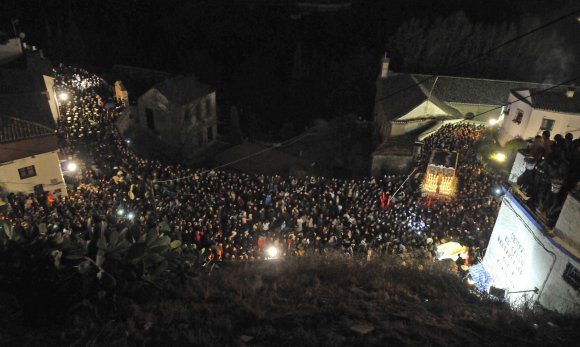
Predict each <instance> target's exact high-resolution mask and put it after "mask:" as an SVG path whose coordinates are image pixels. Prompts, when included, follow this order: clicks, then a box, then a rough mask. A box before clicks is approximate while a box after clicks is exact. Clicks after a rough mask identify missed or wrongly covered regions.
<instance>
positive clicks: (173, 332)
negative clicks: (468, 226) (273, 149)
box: [0, 255, 580, 346]
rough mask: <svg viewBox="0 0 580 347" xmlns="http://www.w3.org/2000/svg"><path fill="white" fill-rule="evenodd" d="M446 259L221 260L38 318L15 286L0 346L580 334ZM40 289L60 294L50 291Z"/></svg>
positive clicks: (553, 341) (497, 341) (395, 341)
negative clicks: (485, 291)
mask: <svg viewBox="0 0 580 347" xmlns="http://www.w3.org/2000/svg"><path fill="white" fill-rule="evenodd" d="M438 264H440V263H438ZM438 264H435V265H432V266H431V267H425V268H423V267H420V268H421V270H419V269H417V268H418V267H416V266H413V267H409V266H404V265H401V264H400V263H399V262H398V261H396V260H395V259H381V260H375V261H371V262H366V261H358V260H355V259H352V258H346V257H343V256H341V255H337V256H331V257H316V256H311V257H305V258H289V259H286V260H272V261H263V262H240V263H229V264H222V265H221V266H219V267H215V268H213V270H211V271H209V270H208V271H205V272H202V273H199V274H198V275H194V276H192V277H185V278H184V277H180V278H177V277H175V278H172V279H171V280H170V282H164V284H163V285H162V286H151V287H149V288H148V289H147V290H146V291H143V290H141V291H135V292H132V294H131V295H124V294H122V293H119V294H115V295H114V297H113V298H111V297H109V295H107V294H102V295H101V294H99V295H97V296H96V297H93V298H91V297H90V296H89V297H87V298H86V299H85V300H83V301H81V302H80V303H77V304H76V305H74V306H69V307H61V309H60V310H56V311H53V313H54V316H52V317H45V320H44V321H43V322H39V323H40V324H38V323H34V320H30V317H26V316H25V315H26V314H28V315H30V313H26V312H23V311H22V310H21V309H20V308H21V307H22V306H24V305H23V303H22V302H19V301H18V299H16V298H17V295H15V294H14V293H13V294H9V293H7V292H6V291H4V292H2V295H1V300H2V301H1V305H0V317H1V318H0V320H1V322H0V323H1V324H0V343H1V344H3V345H19V346H21V345H24V346H26V345H28V346H43V345H46V346H48V345H74V346H129V345H148V346H158V345H168V346H169V345H172V346H174V345H204V346H244V345H247V346H272V345H280V346H312V345H317V346H359V345H360V346H362V345H365V346H369V345H371V346H386V345H421V346H447V345H451V346H457V345H463V346H466V345H494V346H495V345H506V346H507V345H510V346H514V345H542V346H562V345H566V344H568V343H572V344H574V342H576V341H578V338H579V337H580V334H579V333H578V331H577V329H576V328H577V326H579V325H578V322H579V321H578V319H572V318H570V317H562V316H557V315H554V314H551V313H546V312H543V313H540V312H537V311H536V312H534V311H532V310H527V311H525V312H517V313H516V312H513V311H511V310H510V309H509V308H508V307H507V306H505V305H504V304H501V303H497V302H493V301H491V300H488V299H482V298H479V297H478V296H476V295H474V294H472V293H470V292H469V289H468V288H467V287H466V286H465V285H464V284H463V283H461V281H460V280H459V278H458V277H457V276H455V275H454V274H453V273H450V272H449V271H448V270H446V269H443V268H442V266H439V265H438ZM23 271H24V270H23ZM141 289H143V288H141ZM4 290H6V288H4ZM38 291H40V289H38ZM65 292H66V291H65V290H63V292H62V293H61V294H63V295H66V293H65ZM30 293H31V295H33V293H34V290H32V291H31V292H30ZM36 295H38V296H40V297H46V298H48V297H50V296H49V293H46V291H42V292H37V293H36ZM30 299H31V300H34V298H30ZM21 300H22V298H21V299H20V301H21ZM36 302H38V301H36ZM46 304H47V305H49V304H50V303H46ZM32 314H34V313H32ZM47 322H48V323H47ZM40 327H42V328H40Z"/></svg>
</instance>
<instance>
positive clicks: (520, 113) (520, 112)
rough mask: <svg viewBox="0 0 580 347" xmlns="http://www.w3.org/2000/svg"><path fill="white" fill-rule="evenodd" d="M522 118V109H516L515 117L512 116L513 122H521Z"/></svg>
mask: <svg viewBox="0 0 580 347" xmlns="http://www.w3.org/2000/svg"><path fill="white" fill-rule="evenodd" d="M523 118H524V111H522V110H518V113H517V115H516V118H514V123H518V124H522V119H523Z"/></svg>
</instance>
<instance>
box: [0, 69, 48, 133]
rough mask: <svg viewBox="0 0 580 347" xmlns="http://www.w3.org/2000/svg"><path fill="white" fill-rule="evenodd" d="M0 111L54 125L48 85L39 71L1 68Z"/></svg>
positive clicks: (35, 121)
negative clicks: (47, 90) (47, 89)
mask: <svg viewBox="0 0 580 347" xmlns="http://www.w3.org/2000/svg"><path fill="white" fill-rule="evenodd" d="M0 112H1V113H2V116H8V117H15V118H19V119H23V120H27V121H30V122H34V123H39V124H41V125H44V126H47V127H54V120H53V118H52V113H51V111H50V106H49V104H48V95H47V92H46V86H45V84H44V80H43V78H42V75H41V74H39V73H35V72H31V71H26V70H19V69H0Z"/></svg>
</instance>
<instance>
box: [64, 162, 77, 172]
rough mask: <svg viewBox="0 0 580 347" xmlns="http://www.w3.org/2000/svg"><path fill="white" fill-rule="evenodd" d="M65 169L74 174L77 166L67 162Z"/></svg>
mask: <svg viewBox="0 0 580 347" xmlns="http://www.w3.org/2000/svg"><path fill="white" fill-rule="evenodd" d="M66 169H67V170H68V171H70V172H74V171H77V169H78V165H77V163H75V162H74V161H69V162H68V164H67V165H66Z"/></svg>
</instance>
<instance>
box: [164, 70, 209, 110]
mask: <svg viewBox="0 0 580 347" xmlns="http://www.w3.org/2000/svg"><path fill="white" fill-rule="evenodd" d="M154 88H155V89H157V90H158V91H159V92H160V93H161V94H163V95H164V96H165V97H167V99H168V100H169V101H170V102H173V103H175V104H177V105H185V104H187V103H188V102H190V101H193V100H195V99H197V98H200V97H202V96H206V95H208V94H209V93H211V92H212V91H213V88H211V87H210V86H208V85H206V84H203V83H201V82H199V81H198V80H197V79H196V78H195V77H194V76H178V77H175V78H172V79H168V80H166V81H163V82H161V83H159V84H157V85H155V87H154Z"/></svg>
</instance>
